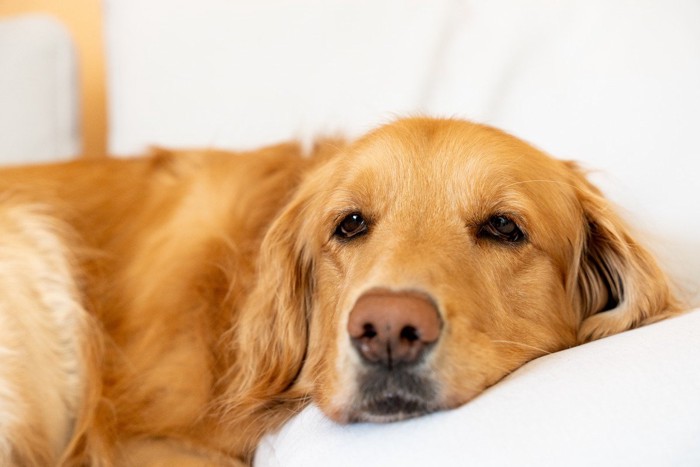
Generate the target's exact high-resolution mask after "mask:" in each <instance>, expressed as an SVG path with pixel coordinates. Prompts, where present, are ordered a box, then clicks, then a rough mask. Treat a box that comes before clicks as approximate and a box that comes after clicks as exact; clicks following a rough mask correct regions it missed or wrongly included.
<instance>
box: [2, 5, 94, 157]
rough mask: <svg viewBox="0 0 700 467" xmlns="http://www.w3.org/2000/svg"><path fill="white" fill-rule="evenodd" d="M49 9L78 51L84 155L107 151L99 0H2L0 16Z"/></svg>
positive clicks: (91, 155) (92, 155) (45, 11)
mask: <svg viewBox="0 0 700 467" xmlns="http://www.w3.org/2000/svg"><path fill="white" fill-rule="evenodd" d="M25 13H46V14H49V15H52V16H54V17H56V18H57V19H58V20H59V21H61V22H62V23H63V24H65V26H66V28H67V29H68V31H69V33H70V34H71V36H72V38H73V40H74V42H75V45H76V49H77V52H78V76H79V79H80V119H81V125H80V126H81V129H82V131H81V133H82V143H83V144H82V154H81V157H101V156H104V155H106V154H107V128H108V127H107V93H106V84H105V83H106V72H105V53H104V50H105V47H104V39H103V29H102V5H101V2H100V0H0V17H8V16H14V15H20V14H25Z"/></svg>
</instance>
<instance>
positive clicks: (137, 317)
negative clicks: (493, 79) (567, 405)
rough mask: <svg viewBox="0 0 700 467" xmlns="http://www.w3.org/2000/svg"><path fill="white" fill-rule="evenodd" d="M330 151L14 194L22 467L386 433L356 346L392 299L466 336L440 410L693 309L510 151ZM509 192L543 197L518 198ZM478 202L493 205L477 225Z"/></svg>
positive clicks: (480, 140)
mask: <svg viewBox="0 0 700 467" xmlns="http://www.w3.org/2000/svg"><path fill="white" fill-rule="evenodd" d="M482 146H483V147H488V148H492V147H496V148H497V150H498V151H500V152H501V153H505V154H507V156H505V157H504V156H503V154H500V155H499V157H502V158H503V157H504V158H503V166H502V167H496V168H495V170H491V169H488V170H486V169H484V168H483V167H481V165H484V166H487V167H489V166H490V164H491V165H492V164H494V162H493V161H492V160H490V159H484V158H483V157H482V156H481V155H479V154H478V151H479V150H480V148H481V147H482ZM314 152H315V154H313V155H312V156H311V157H304V156H303V155H302V151H301V150H300V148H299V147H298V146H297V145H294V144H289V145H280V146H275V147H271V148H267V149H263V150H260V151H256V152H254V153H250V154H235V155H231V154H228V153H222V152H215V151H205V152H183V153H173V152H167V151H157V152H156V153H155V154H154V155H152V156H151V157H149V158H143V159H133V160H109V159H104V160H95V161H80V162H70V163H65V164H56V165H49V166H37V167H23V168H11V169H5V170H4V171H3V172H1V173H0V193H1V194H0V236H1V238H2V243H1V244H0V273H1V274H2V278H1V279H0V355H3V357H2V358H3V363H2V366H0V416H2V420H3V421H2V424H0V462H2V463H3V465H5V464H7V463H15V464H17V465H51V464H55V463H59V462H60V463H65V464H83V463H85V464H90V465H112V464H118V465H148V464H150V463H152V464H154V465H155V464H157V463H159V462H160V463H162V465H175V464H176V463H177V462H180V464H177V465H212V464H221V465H228V464H229V463H230V464H232V465H233V464H234V463H236V462H239V461H243V462H245V461H247V460H249V456H250V455H251V453H252V449H254V447H255V444H256V443H257V441H258V439H259V437H260V436H261V435H262V434H263V433H265V432H267V431H269V430H270V429H273V428H275V427H277V426H279V424H281V423H282V422H283V421H284V420H286V419H287V418H288V417H289V416H290V415H291V414H293V413H294V412H295V411H296V410H297V409H299V408H300V407H301V406H303V405H304V404H305V403H307V402H308V401H309V400H312V399H313V400H314V401H315V402H317V403H318V404H319V405H320V406H321V407H322V408H323V409H324V410H325V411H326V413H328V414H329V415H330V416H331V417H333V418H335V419H336V420H339V421H352V420H354V419H361V418H362V417H365V419H371V416H370V415H367V414H363V413H362V410H361V409H359V408H357V407H359V406H360V402H358V400H359V399H360V398H361V395H358V391H359V389H357V387H356V385H355V383H354V382H352V381H353V380H354V378H355V377H356V373H357V372H359V371H360V370H352V371H351V370H350V369H348V368H358V367H361V366H362V363H358V360H357V357H356V355H355V354H354V353H353V351H352V350H348V349H350V348H351V346H348V345H346V343H345V341H347V340H348V339H347V338H346V337H343V332H344V331H343V329H344V326H345V324H344V323H346V322H347V315H348V314H349V313H350V310H351V309H352V307H353V303H354V302H355V300H357V297H358V296H360V295H361V294H362V293H363V292H364V291H367V290H368V289H370V288H372V287H384V288H388V289H392V290H394V289H404V288H410V289H412V290H413V289H419V290H421V291H425V292H426V294H429V295H430V296H432V297H434V298H433V300H434V302H435V303H436V307H437V309H438V310H439V312H440V316H441V320H442V322H443V323H444V328H445V329H444V330H443V334H444V335H443V336H442V337H441V338H440V339H441V340H440V341H439V345H438V346H437V347H436V348H435V349H434V351H433V353H435V354H436V356H435V357H434V358H433V357H432V354H431V357H430V358H431V359H430V360H429V363H430V365H431V368H430V370H429V371H428V370H426V373H425V375H423V376H425V377H426V378H428V376H429V378H430V379H431V381H433V380H434V381H435V387H436V388H437V389H435V391H437V393H439V396H435V400H434V401H431V402H430V404H432V405H427V406H426V407H427V409H426V410H424V411H430V410H438V409H442V408H448V407H454V406H456V405H459V404H461V403H463V402H465V401H467V400H469V399H470V398H471V397H473V396H474V395H475V394H477V393H478V392H480V391H481V390H483V389H484V388H485V387H488V386H489V385H491V384H493V383H495V382H496V381H498V380H499V379H500V378H502V377H503V376H504V375H505V374H507V373H508V372H510V371H512V370H513V369H515V368H517V367H518V366H520V365H522V364H523V363H525V362H527V361H528V360H531V359H532V358H535V357H537V356H539V355H542V354H543V353H546V352H551V351H555V350H558V349H561V348H565V347H569V346H572V345H576V344H577V343H579V342H583V341H586V340H589V339H592V338H598V337H602V336H605V335H608V334H612V333H615V332H620V331H623V330H625V329H629V328H631V327H635V326H637V325H640V324H644V323H646V322H652V321H654V320H657V319H661V318H663V317H666V316H670V315H672V314H674V313H676V312H677V311H678V306H677V304H676V302H675V300H674V298H673V297H672V295H671V293H670V292H669V289H668V285H667V281H666V279H665V277H664V276H663V275H662V274H661V272H660V271H659V270H658V268H657V266H656V265H655V263H654V261H653V259H651V257H650V256H649V254H648V253H647V252H646V251H644V250H643V249H642V248H641V247H639V246H638V245H637V243H636V242H634V240H632V239H631V237H630V236H629V234H628V233H627V231H626V229H625V227H624V226H623V225H622V224H621V223H620V221H619V220H618V219H617V217H615V216H614V214H612V213H611V212H610V211H609V207H608V205H607V204H606V203H605V201H604V200H603V199H602V197H601V196H600V194H599V192H597V190H595V189H594V188H593V187H592V186H590V185H589V184H588V183H587V182H586V181H585V180H584V179H583V177H582V176H581V175H580V174H579V173H578V170H577V169H576V168H575V167H574V166H573V165H571V164H568V163H563V162H559V161H554V160H553V159H550V158H548V157H547V156H544V155H541V154H540V153H538V152H537V151H536V150H534V149H532V148H530V147H529V146H527V145H525V144H524V143H521V142H519V141H517V140H515V139H514V138H512V137H509V136H507V135H505V134H503V133H500V132H498V131H496V130H492V129H490V128H487V127H481V126H478V125H473V124H468V123H465V122H457V121H446V120H445V121H442V120H429V119H411V120H405V121H400V122H399V123H397V124H394V125H391V126H388V127H385V128H383V129H380V130H379V131H377V132H375V133H372V134H370V135H369V136H368V137H366V138H364V139H363V140H360V141H359V142H358V143H355V144H352V145H349V146H346V145H345V144H344V143H342V142H340V141H329V142H325V143H320V144H319V145H318V146H317V148H316V150H315V151H314ZM520 153H523V154H525V153H526V156H527V158H528V159H527V164H525V163H524V162H521V163H520V164H521V165H522V167H520V166H519V165H518V162H517V161H516V159H518V158H519V157H521V155H522V154H520ZM403 157H407V158H408V159H406V160H403V159H402V158H403ZM409 157H410V158H409ZM522 157H525V156H522ZM439 158H444V161H443V162H441V163H440V167H439V168H435V167H437V165H436V164H435V163H433V162H430V161H431V160H432V161H434V160H438V159H439ZM465 160H467V161H468V162H467V165H468V167H467V166H466V165H465V166H464V167H463V166H462V165H460V164H462V161H465ZM480 164H481V165H480ZM528 166H529V168H528ZM513 167H515V168H513ZM511 169H512V171H513V174H517V175H513V174H511V173H509V172H508V170H511ZM516 169H517V170H516ZM436 170H437V172H436ZM377 171H379V172H380V173H379V174H378V172H377ZM529 171H530V172H529ZM392 172H394V173H393V174H392ZM436 174H441V177H442V179H440V180H436V179H435V176H436ZM455 174H459V175H460V176H459V177H457V178H455ZM494 174H497V175H496V176H498V177H503V178H507V179H508V183H509V184H522V185H523V186H526V185H528V186H526V188H525V189H524V191H522V192H518V193H515V192H510V191H508V192H506V191H507V190H501V191H500V192H498V189H497V187H498V184H499V183H500V180H499V179H495V180H493V181H489V180H490V178H489V177H493V176H494ZM498 174H500V175H498ZM387 177H389V178H387ZM391 177H394V178H396V177H403V178H401V179H400V181H398V182H396V183H394V182H391V180H392V178H391ZM543 180H545V181H547V182H549V183H524V181H527V182H542V181H543ZM485 181H488V183H487V182H485ZM551 182H553V183H551ZM455 184H461V185H467V186H469V189H468V190H467V191H468V193H469V197H470V201H469V202H472V201H474V200H475V199H476V201H478V203H476V205H469V206H466V204H465V203H463V204H460V203H462V201H460V200H461V199H462V198H460V196H461V194H463V193H465V192H464V191H463V190H462V188H460V186H461V185H459V186H458V185H455ZM453 185H454V186H453ZM510 186H511V185H508V187H510ZM494 187H496V188H494ZM460 190H462V191H460ZM533 190H543V191H544V192H543V193H542V196H543V198H542V199H543V200H545V199H546V201H542V202H540V203H539V205H537V202H536V201H537V200H536V199H535V198H536V196H539V194H538V193H537V192H536V191H533ZM417 191H420V192H421V193H422V194H421V196H417V195H415V193H416V192H417ZM377 193H384V196H380V197H378V196H376V195H377ZM485 193H486V194H485ZM504 193H505V194H504ZM501 195H502V196H503V199H501V200H500V201H498V202H499V203H501V204H499V205H498V207H495V208H494V207H492V206H491V207H489V206H487V205H488V203H489V202H491V201H488V199H489V198H488V197H489V196H491V197H498V196H501ZM518 196H520V197H521V198H518ZM379 198H383V199H381V200H379V201H378V199H379ZM494 199H495V198H494ZM504 200H505V201H504ZM402 203H403V204H402ZM479 203H481V204H479ZM504 203H505V204H504ZM507 203H510V204H507ZM547 203H551V206H549V207H547V208H546V209H549V210H548V211H546V210H545V207H542V206H540V205H543V204H547ZM370 205H371V206H370ZM457 205H460V206H461V207H462V208H463V211H462V212H460V215H461V216H462V218H461V221H462V227H461V228H463V229H464V238H465V239H466V238H472V240H470V241H469V242H467V243H464V245H462V243H461V242H462V241H463V240H462V239H460V238H457V235H455V234H454V233H455V232H458V229H459V228H460V227H459V226H458V225H457V224H458V223H459V222H456V223H453V222H452V220H450V221H449V222H448V223H443V224H440V222H443V219H447V218H448V217H449V216H451V215H452V214H451V213H452V209H453V206H457ZM465 206H466V207H465ZM474 206H476V207H474ZM494 206H496V205H495V204H494ZM500 206H505V207H500ZM533 206H535V207H533ZM550 207H551V209H550ZM361 209H362V210H366V212H367V213H368V219H369V218H371V219H372V222H371V223H369V221H368V224H370V225H371V229H373V230H371V231H372V232H373V233H372V235H373V237H371V239H372V242H370V241H369V240H362V242H363V243H360V241H355V242H354V243H348V242H347V241H345V240H343V241H342V242H341V241H337V240H336V239H335V237H334V231H336V224H337V223H338V219H339V217H342V215H344V214H345V213H347V212H348V210H350V211H352V210H356V211H358V212H359V210H361ZM494 209H495V211H494ZM537 209H540V210H543V211H537ZM473 210H476V211H474V212H472V211H473ZM479 210H483V211H484V212H486V213H487V214H488V213H490V212H499V213H512V215H513V216H520V217H518V218H519V219H521V222H522V224H523V225H525V226H526V227H527V228H528V229H529V232H527V243H526V244H525V243H523V244H520V243H518V244H517V245H516V242H511V243H512V244H508V245H503V246H500V245H499V244H497V242H493V241H492V240H481V239H480V238H481V237H479V234H478V232H477V233H475V231H474V230H470V229H478V228H480V227H478V225H481V224H478V223H479V222H482V221H483V213H481V211H479ZM528 210H530V211H531V212H529V211H528ZM477 211H478V212H477ZM536 211H537V212H536ZM363 212H365V211H363ZM370 212H371V214H369V213H370ZM552 212H559V213H560V214H558V215H559V217H558V218H555V219H551V218H548V216H550V215H551V213H552ZM480 216H481V217H480ZM487 218H488V217H487ZM455 219H456V218H455ZM453 220H454V219H453ZM537 223H550V224H549V226H550V227H549V230H547V229H544V230H542V231H541V232H538V226H537ZM453 224H454V225H453ZM477 224H478V225H477ZM474 226H476V227H474ZM524 228H525V227H524ZM382 229H384V230H382ZM450 229H452V230H450ZM470 236H471V237H470ZM397 239H399V240H400V239H404V240H406V241H405V242H404V243H406V245H404V244H403V243H402V242H401V241H399V240H397ZM488 242H490V243H488ZM460 245H462V246H460ZM420 248H423V251H422V253H420V254H419V255H418V256H416V254H414V253H412V251H415V250H420ZM361 249H366V250H364V251H360V250H361ZM466 250H468V251H469V252H470V253H469V255H466V253H464V251H466ZM385 252H391V255H389V254H388V253H385ZM426 254H427V257H426ZM475 255H480V256H479V257H478V262H472V261H476V260H472V259H471V258H473V257H474V256H475ZM443 256H444V257H445V258H447V259H445V258H443ZM375 257H381V263H380V262H375V263H372V267H371V268H369V266H367V267H365V263H370V262H371V261H370V260H368V259H367V258H375ZM427 258H432V259H433V260H435V261H434V264H432V265H430V266H429V267H428V266H427V263H428V262H429V261H428V259H427ZM451 259H454V260H455V263H451V262H449V261H450V260H451ZM377 261H379V260H377ZM491 263H493V264H495V265H496V266H493V267H492V268H491V269H489V267H490V266H488V265H489V264H491ZM504 263H505V264H509V265H510V267H509V269H508V270H503V269H498V268H499V267H501V266H498V264H504ZM421 264H422V266H421ZM482 264H486V265H487V266H482ZM426 268H428V269H430V271H429V274H427V275H426V274H424V272H423V270H426ZM406 271H408V273H410V274H407V273H406ZM455 277H462V278H464V279H463V280H464V281H465V282H464V283H462V285H460V284H458V283H455V282H454V281H455ZM483 278H488V281H487V282H486V283H485V285H484V284H481V283H480V282H479V281H481V280H486V279H483ZM510 302H513V303H516V302H517V305H515V307H513V306H511V305H509V303H510ZM455 303H463V304H465V305H460V306H462V307H466V308H468V309H469V310H479V309H482V310H483V309H486V308H487V307H488V309H489V310H493V313H492V314H491V317H490V318H488V319H487V318H484V317H483V316H482V315H483V313H480V314H478V315H477V314H475V313H476V312H475V311H460V312H459V313H461V314H459V313H458V312H457V311H456V308H457V307H456V306H455ZM611 303H612V304H613V305H612V306H611V305H610V304H611ZM525 307H528V308H527V309H525ZM611 307H612V308H614V309H612V310H611V311H608V312H606V313H598V312H600V311H602V310H604V309H606V308H611ZM531 310H534V311H531ZM321 311H323V313H321ZM321 315H323V317H320V316H321ZM485 336H487V337H488V338H487V337H485ZM507 342H510V343H513V344H515V345H514V346H504V345H502V343H507ZM494 343H496V344H498V343H500V345H496V344H494ZM469 346H474V347H473V348H472V350H471V354H470V355H471V356H470V355H467V353H468V352H467V351H466V350H465V349H467V348H470V347H469ZM460 349H462V350H460ZM470 359H471V360H470ZM326 360H327V362H326V363H324V362H325V361H326ZM465 360H470V361H469V362H465ZM338 368H340V369H338ZM353 371H354V372H353ZM357 374H360V373H357ZM465 375H468V376H469V377H468V378H465ZM463 379H469V380H470V381H471V383H470V384H471V385H470V386H469V387H465V386H464V385H463V384H464V383H462V382H460V381H461V380H463ZM458 380H459V381H458ZM460 385H461V386H460ZM402 416H403V415H401V413H397V414H396V415H391V416H390V417H389V419H398V418H402Z"/></svg>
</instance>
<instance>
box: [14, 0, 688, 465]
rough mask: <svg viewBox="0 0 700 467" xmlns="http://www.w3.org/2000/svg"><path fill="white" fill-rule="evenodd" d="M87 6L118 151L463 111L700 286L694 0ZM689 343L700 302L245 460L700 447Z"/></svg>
mask: <svg viewBox="0 0 700 467" xmlns="http://www.w3.org/2000/svg"><path fill="white" fill-rule="evenodd" d="M104 6H105V25H106V33H107V36H106V37H107V44H108V50H107V53H108V66H109V70H108V71H109V83H108V85H109V98H110V99H109V101H110V107H109V108H110V135H109V137H110V149H111V151H112V152H113V153H115V154H118V155H129V154H134V153H138V152H141V151H142V150H144V149H145V148H146V147H147V146H149V145H151V144H158V145H166V146H176V147H192V146H212V147H223V148H231V149H241V148H248V147H255V146H259V145H262V144H269V143H273V142H276V141H278V140H283V139H288V138H299V139H302V140H303V141H310V139H311V138H312V137H313V136H314V135H316V134H328V133H337V132H342V133H344V134H347V135H349V136H354V135H357V134H359V133H361V132H363V131H365V130H366V129H369V128H371V127H373V126H375V125H377V124H379V123H382V122H385V121H387V120H389V119H391V118H393V117H394V116H396V115H405V114H415V113H428V114H433V115H448V116H460V117H465V118H470V119H475V120H478V121H482V122H486V123H490V124H493V125H496V126H499V127H502V128H504V129H506V130H508V131H511V132H513V133H515V134H516V135H518V136H520V137H522V138H524V139H527V140H529V141H531V142H532V143H534V144H535V145H537V146H539V147H541V148H543V149H545V150H546V151H548V152H550V153H552V154H554V155H556V156H558V157H562V158H567V159H576V160H579V161H581V162H583V163H584V165H585V166H587V167H589V168H590V169H593V170H594V172H593V173H592V178H593V179H594V181H595V182H596V183H597V184H598V185H599V186H601V187H602V188H603V190H604V191H605V192H606V193H607V194H608V196H609V197H610V198H612V199H613V200H614V201H616V202H617V203H618V204H619V205H620V206H622V208H621V209H622V210H623V212H624V213H625V216H626V217H627V218H628V219H629V221H630V223H632V224H633V225H635V226H636V227H637V228H638V232H639V234H638V236H639V237H640V238H642V239H643V240H645V243H646V244H647V245H649V246H650V247H651V248H652V249H653V250H654V251H655V252H656V254H657V255H658V256H659V258H660V259H661V262H662V265H663V266H664V267H665V268H666V269H667V270H668V271H669V272H670V273H671V275H672V277H673V278H674V280H675V282H676V283H677V284H678V287H679V289H680V290H681V293H682V295H683V297H684V298H686V299H687V300H688V303H689V307H692V306H693V305H694V304H697V303H698V299H700V240H698V238H699V237H700V236H699V234H700V209H698V207H697V206H698V195H697V192H698V186H699V185H698V183H697V180H696V178H697V173H698V171H699V169H700V138H699V137H698V132H699V131H700V130H699V128H700V86H698V84H697V83H700V3H698V2H697V1H695V0H668V1H664V2H636V1H633V0H572V1H569V2H548V1H546V0H532V1H529V2H520V1H518V0H464V1H457V0H433V1H431V2H423V1H419V0H356V1H354V2H341V1H328V0H299V1H292V0H258V1H255V2H253V1H250V2H230V1H229V0H200V1H198V2H189V1H185V0H150V1H148V2H143V1H140V0H104ZM1 50H2V49H1V48H0V51H1ZM1 60H2V57H0V63H2V61H1ZM3 130H6V129H5V128H3ZM2 138H3V136H2V132H0V139H2ZM0 143H1V141H0ZM0 147H2V145H1V144H0ZM0 157H2V156H0ZM698 361H700V311H696V312H693V313H689V314H687V315H685V316H682V317H680V318H676V319H674V320H670V321H667V322H663V323H660V324H656V325H653V326H649V327H647V328H642V329H639V330H635V331H631V332H628V333H624V334H621V335H618V336H614V337H611V338H608V339H604V340H602V341H599V342H595V343H592V344H589V345H585V346H582V347H578V348H575V349H571V350H567V351H565V352H560V353H557V354H553V355H550V356H548V357H545V358H541V359H538V360H536V361H534V362H531V363H530V364H528V365H526V366H525V367H523V368H522V369H520V370H519V371H517V372H515V373H514V374H513V375H511V376H510V377H509V378H507V379H506V380H505V381H503V382H501V383H499V384H498V385H496V386H495V387H494V388H492V389H490V390H488V391H487V392H486V393H485V394H483V395H482V396H481V397H479V398H478V399H476V400H475V401H473V402H471V403H469V404H467V405H466V406H464V407H462V408H460V409H457V410H453V411H449V412H445V413H439V414H434V415H431V416H428V417H423V418H420V419H416V420H411V421H407V422H402V423H397V424H390V425H367V424H364V425H355V426H347V427H341V426H337V425H334V424H332V423H331V422H329V421H328V420H326V419H325V418H324V417H323V416H322V415H321V414H320V413H319V411H318V410H317V409H316V408H314V407H310V408H308V409H307V410H305V411H304V412H302V413H301V414H299V415H298V416H297V417H295V418H294V419H293V420H292V421H290V423H288V424H287V425H286V426H285V427H284V428H283V429H282V430H281V431H280V433H279V434H274V435H271V436H269V437H267V438H266V439H265V440H264V441H263V443H262V444H261V447H260V449H259V450H258V453H257V456H256V460H255V464H256V465H257V466H259V467H265V466H278V467H291V466H305V467H309V466H324V467H325V466H351V465H353V466H354V465H362V466H389V465H401V466H402V467H410V466H418V465H421V466H423V465H426V464H431V463H432V464H434V465H440V466H449V465H455V466H457V465H460V466H461V465H479V466H490V465H504V466H505V465H533V466H534V465H537V466H543V465H544V466H547V465H552V466H555V465H556V466H559V465H610V466H613V465H614V466H617V465H629V466H647V465H648V466H656V465H687V466H691V465H700V397H698V394H700V365H699V364H698Z"/></svg>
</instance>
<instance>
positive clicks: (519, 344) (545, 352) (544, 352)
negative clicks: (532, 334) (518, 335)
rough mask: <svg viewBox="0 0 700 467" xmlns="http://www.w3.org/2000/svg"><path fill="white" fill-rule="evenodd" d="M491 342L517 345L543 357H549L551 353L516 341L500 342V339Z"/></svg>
mask: <svg viewBox="0 0 700 467" xmlns="http://www.w3.org/2000/svg"><path fill="white" fill-rule="evenodd" d="M491 342H493V343H494V344H509V345H518V346H520V347H524V348H526V349H532V350H537V351H538V352H541V353H542V354H543V355H549V354H551V353H552V352H551V351H549V350H545V349H541V348H539V347H535V346H534V345H530V344H525V343H523V342H516V341H509V340H502V339H499V340H492V341H491Z"/></svg>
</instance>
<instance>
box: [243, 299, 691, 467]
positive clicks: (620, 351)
mask: <svg viewBox="0 0 700 467" xmlns="http://www.w3.org/2000/svg"><path fill="white" fill-rule="evenodd" d="M699 342H700V310H696V311H694V312H692V313H689V314H687V315H684V316H681V317H678V318H674V319H671V320H667V321H662V322H660V323H657V324H654V325H651V326H647V327H643V328H640V329H636V330H633V331H629V332H625V333H622V334H618V335H615V336H612V337H609V338H606V339H602V340H600V341H596V342H592V343H590V344H586V345H583V346H580V347H575V348H572V349H569V350H566V351H563V352H558V353H554V354H551V355H548V356H546V357H542V358H539V359H537V360H534V361H532V362H530V363H529V364H527V365H525V366H524V367H522V368H520V369H519V370H517V371H516V372H515V373H513V374H512V375H510V376H509V377H507V378H506V379H505V380H503V381H501V382H500V383H498V384H497V385H495V386H494V387H492V388H491V389H488V390H487V391H486V392H484V393H483V394H482V395H481V396H479V397H478V398H476V399H475V400H473V401H471V402H469V403H467V404H466V405H464V406H462V407H461V408H458V409H456V410H451V411H447V412H442V413H436V414H432V415H429V416H426V417H422V418H417V419H413V420H409V421H405V422H401V423H394V424H386V425H381V424H358V425H349V426H340V425H336V424H334V423H333V422H331V421H330V420H328V419H326V418H325V417H324V416H323V415H322V414H321V413H320V411H319V410H318V409H317V408H316V407H309V408H307V409H306V410H304V411H303V412H302V413H301V414H300V415H299V416H297V417H295V418H294V419H293V420H292V421H291V422H290V423H288V424H287V425H286V426H285V427H284V428H283V429H282V430H281V431H280V432H279V433H278V434H275V435H272V436H268V437H267V438H265V439H264V440H263V442H262V443H261V445H260V447H259V448H258V451H257V455H256V459H255V463H254V465H255V467H316V466H318V467H327V466H331V465H332V466H334V467H345V466H348V467H351V466H352V467H356V466H363V467H374V466H376V467H380V466H381V467H384V466H401V467H424V466H426V465H427V466H440V467H450V466H455V467H458V466H460V467H461V466H465V465H474V466H480V467H493V466H504V467H505V466H520V467H526V466H532V467H547V466H582V467H583V466H586V467H587V466H592V465H595V466H615V467H626V466H629V467H645V466H649V467H655V466H660V465H673V466H688V467H691V466H698V465H700V397H699V395H700V365H698V362H699V361H700V345H699V344H698V343H699Z"/></svg>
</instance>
